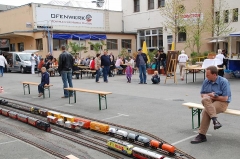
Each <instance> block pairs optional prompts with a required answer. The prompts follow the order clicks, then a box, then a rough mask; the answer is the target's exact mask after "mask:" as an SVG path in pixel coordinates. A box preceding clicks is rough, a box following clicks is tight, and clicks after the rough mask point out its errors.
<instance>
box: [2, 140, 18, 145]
mask: <svg viewBox="0 0 240 159" xmlns="http://www.w3.org/2000/svg"><path fill="white" fill-rule="evenodd" d="M16 141H18V140H13V141H8V142H1V143H0V145H5V144H9V143H12V142H16Z"/></svg>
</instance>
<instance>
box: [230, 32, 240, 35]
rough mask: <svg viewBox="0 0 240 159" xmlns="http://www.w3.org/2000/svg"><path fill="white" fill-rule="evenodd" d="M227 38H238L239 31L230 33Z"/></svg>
mask: <svg viewBox="0 0 240 159" xmlns="http://www.w3.org/2000/svg"><path fill="white" fill-rule="evenodd" d="M229 36H240V31H237V32H233V33H230V34H229Z"/></svg>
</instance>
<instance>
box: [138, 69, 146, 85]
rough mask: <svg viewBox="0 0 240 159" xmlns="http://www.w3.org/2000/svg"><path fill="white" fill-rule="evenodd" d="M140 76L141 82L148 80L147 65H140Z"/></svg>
mask: <svg viewBox="0 0 240 159" xmlns="http://www.w3.org/2000/svg"><path fill="white" fill-rule="evenodd" d="M139 78H140V83H146V80H147V76H146V65H139Z"/></svg>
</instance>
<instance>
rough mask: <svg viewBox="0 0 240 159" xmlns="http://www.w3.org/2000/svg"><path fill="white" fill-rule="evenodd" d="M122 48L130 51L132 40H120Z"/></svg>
mask: <svg viewBox="0 0 240 159" xmlns="http://www.w3.org/2000/svg"><path fill="white" fill-rule="evenodd" d="M122 48H125V49H132V40H131V39H122Z"/></svg>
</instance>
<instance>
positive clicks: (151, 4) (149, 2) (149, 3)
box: [148, 0, 154, 9]
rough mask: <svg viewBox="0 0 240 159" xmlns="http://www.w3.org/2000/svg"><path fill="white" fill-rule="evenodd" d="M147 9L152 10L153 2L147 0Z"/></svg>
mask: <svg viewBox="0 0 240 159" xmlns="http://www.w3.org/2000/svg"><path fill="white" fill-rule="evenodd" d="M148 9H154V0H148Z"/></svg>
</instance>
